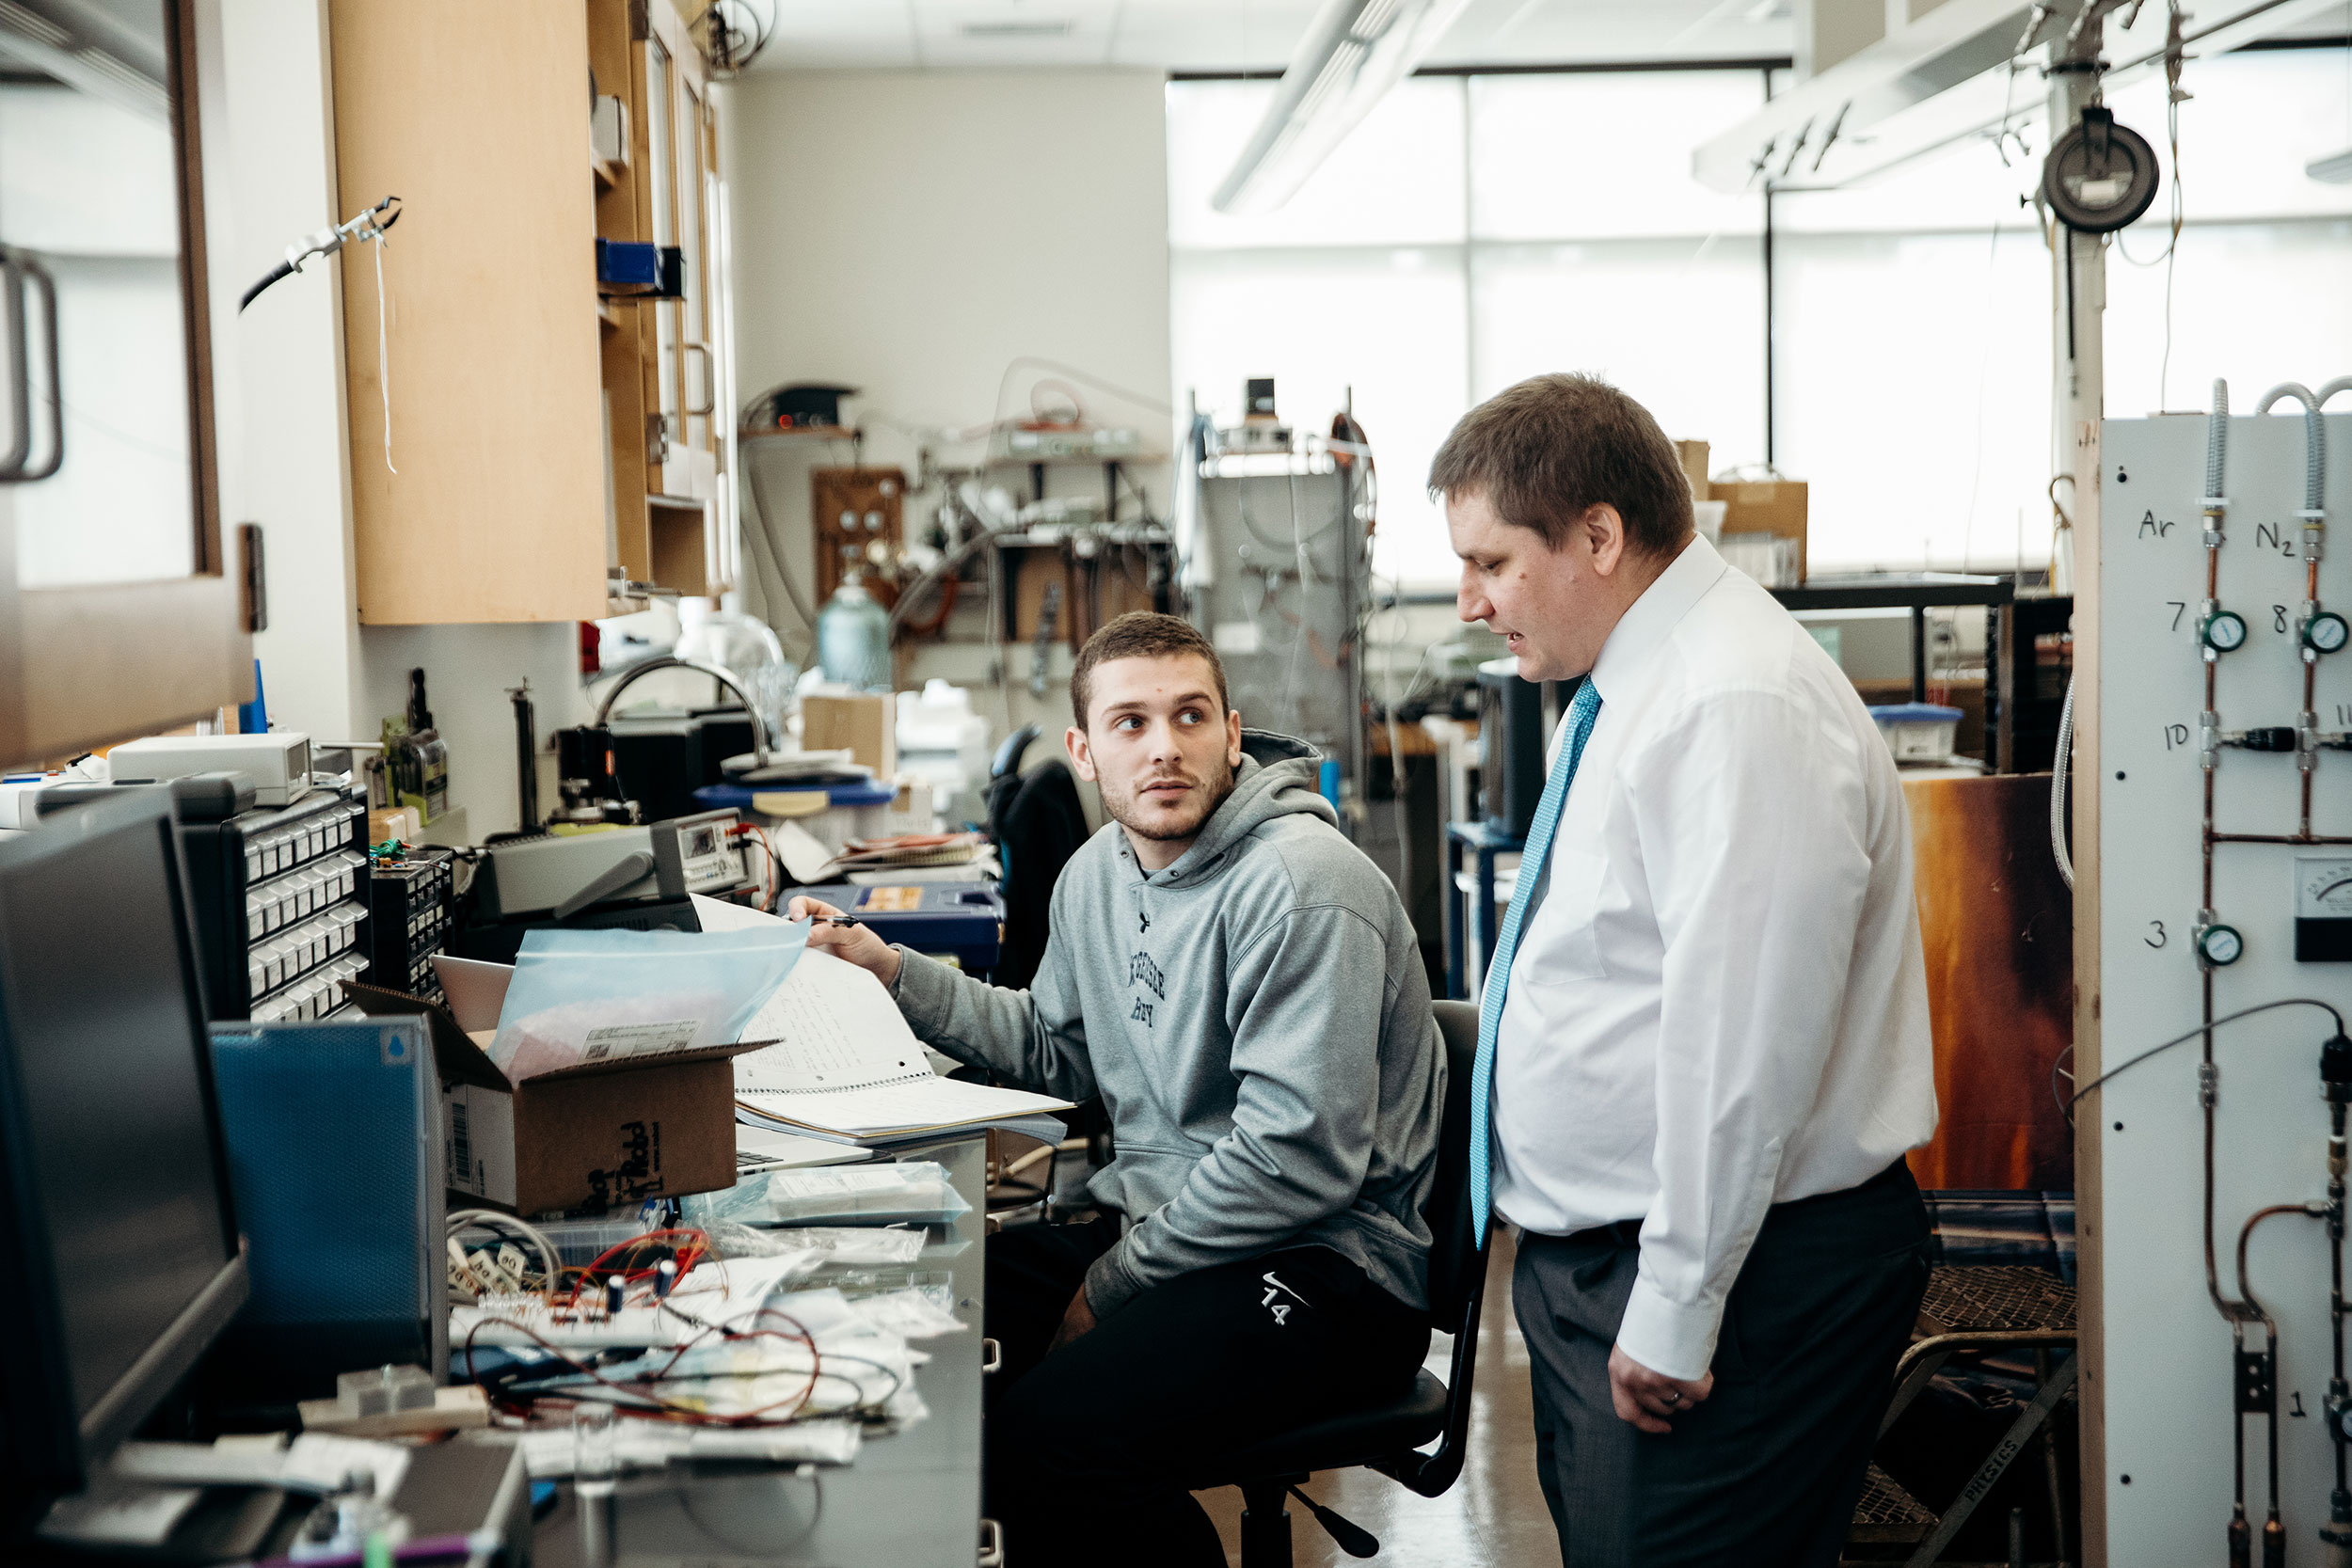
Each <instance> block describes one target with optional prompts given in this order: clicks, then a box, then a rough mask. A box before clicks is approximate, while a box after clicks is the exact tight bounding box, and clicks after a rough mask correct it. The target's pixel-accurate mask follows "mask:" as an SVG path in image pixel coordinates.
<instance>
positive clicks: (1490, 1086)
mask: <svg viewBox="0 0 2352 1568" xmlns="http://www.w3.org/2000/svg"><path fill="white" fill-rule="evenodd" d="M1599 712H1600V692H1599V691H1598V690H1597V689H1595V688H1594V686H1593V682H1592V677H1591V676H1589V675H1588V676H1586V677H1585V679H1584V684H1583V685H1581V686H1580V687H1578V688H1577V689H1576V699H1575V701H1573V702H1571V703H1570V704H1569V705H1568V716H1567V718H1566V719H1565V720H1564V721H1563V725H1564V727H1565V729H1566V731H1567V734H1565V736H1561V738H1560V754H1559V756H1558V757H1557V758H1556V759H1555V760H1554V761H1553V762H1552V765H1551V777H1550V778H1549V779H1547V780H1545V781H1544V795H1543V799H1542V800H1538V801H1536V802H1535V820H1534V822H1532V823H1530V824H1529V825H1528V829H1527V847H1526V848H1525V849H1524V850H1523V851H1521V853H1520V855H1519V879H1518V886H1517V887H1515V888H1514V889H1513V890H1512V892H1511V908H1510V909H1509V910H1508V911H1505V912H1504V914H1503V916H1502V934H1501V935H1499V936H1498V937H1497V938H1496V939H1495V951H1494V957H1493V958H1491V959H1489V960H1488V962H1487V964H1486V995H1485V996H1484V997H1483V998H1482V999H1481V1000H1480V1002H1479V1005H1478V1061H1477V1065H1476V1066H1474V1067H1473V1068H1472V1069H1470V1225H1471V1227H1472V1232H1471V1233H1472V1234H1473V1235H1474V1236H1476V1237H1477V1239H1478V1244H1479V1245H1480V1246H1485V1245H1486V1213H1487V1211H1488V1208H1489V1207H1490V1200H1489V1199H1488V1197H1487V1191H1486V1187H1487V1170H1488V1167H1489V1166H1490V1165H1491V1164H1492V1163H1493V1159H1494V1153H1493V1148H1492V1144H1491V1141H1490V1140H1491V1138H1492V1135H1493V1134H1492V1122H1491V1119H1490V1118H1489V1117H1488V1115H1487V1101H1490V1100H1491V1099H1493V1097H1494V1086H1495V1033H1496V1031H1497V1029H1498V1028H1499V1027H1500V1026H1501V1024H1502V999H1503V996H1504V994H1505V993H1506V992H1507V991H1508V990H1510V989H1511V960H1512V959H1513V958H1515V957H1517V956H1518V947H1519V922H1520V921H1521V920H1523V919H1525V918H1526V915H1527V906H1528V905H1529V903H1530V902H1532V901H1533V900H1534V895H1535V886H1536V882H1537V879H1540V878H1541V877H1542V876H1543V875H1544V874H1545V872H1546V871H1547V870H1548V869H1549V867H1548V865H1547V863H1548V862H1549V860H1550V858H1551V834H1552V830H1553V829H1555V828H1557V827H1558V826H1559V825H1560V803H1561V802H1562V801H1563V800H1566V799H1567V798H1568V785H1569V784H1571V783H1573V782H1574V781H1575V778H1576V765H1577V763H1578V762H1580V761H1581V760H1582V758H1583V756H1584V742H1585V740H1586V739H1587V738H1588V737H1589V736H1591V735H1592V733H1593V720H1594V719H1595V718H1596V717H1597V715H1598V714H1599Z"/></svg>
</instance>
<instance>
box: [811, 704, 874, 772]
mask: <svg viewBox="0 0 2352 1568" xmlns="http://www.w3.org/2000/svg"><path fill="white" fill-rule="evenodd" d="M801 746H802V749H803V750H804V751H810V752H834V751H839V750H840V749H841V748H843V747H845V746H846V747H848V748H849V750H850V756H851V757H852V758H853V759H854V760H856V761H858V762H861V763H864V764H865V765H866V767H868V768H872V769H873V770H874V777H876V778H878V779H884V780H887V779H889V778H890V777H891V776H892V775H894V774H896V773H897V772H898V696H897V694H896V693H894V692H880V693H875V694H871V695H866V696H857V697H823V696H818V695H817V694H815V693H813V692H812V693H811V694H810V695H808V696H805V697H803V698H802V699H801Z"/></svg>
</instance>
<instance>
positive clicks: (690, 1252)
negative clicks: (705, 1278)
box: [565, 1228, 710, 1304]
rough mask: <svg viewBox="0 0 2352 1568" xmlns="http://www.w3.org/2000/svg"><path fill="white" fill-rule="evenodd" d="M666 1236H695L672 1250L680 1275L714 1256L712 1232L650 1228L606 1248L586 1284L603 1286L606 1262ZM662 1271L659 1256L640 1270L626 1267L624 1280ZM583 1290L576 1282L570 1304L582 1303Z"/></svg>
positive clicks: (623, 1273)
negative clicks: (711, 1251)
mask: <svg viewBox="0 0 2352 1568" xmlns="http://www.w3.org/2000/svg"><path fill="white" fill-rule="evenodd" d="M665 1236H685V1237H690V1238H691V1242H692V1244H691V1245H688V1246H682V1247H674V1248H672V1249H671V1250H672V1252H673V1253H674V1254H675V1261H676V1263H677V1272H678V1277H679V1278H680V1279H683V1278H685V1277H686V1274H687V1271H688V1270H690V1269H691V1268H692V1267H693V1266H694V1265H695V1264H696V1263H699V1262H701V1261H702V1260H703V1259H705V1258H707V1257H708V1256H709V1255H710V1235H709V1232H707V1231H704V1230H696V1229H692V1228H683V1229H667V1230H648V1231H646V1232H645V1233H644V1235H642V1236H631V1237H630V1238H629V1239H628V1241H626V1242H623V1243H620V1244H619V1245H617V1246H610V1247H607V1248H605V1250H604V1251H603V1252H602V1253H600V1254H598V1255H597V1257H596V1261H595V1262H593V1263H590V1264H589V1265H588V1267H587V1269H586V1271H585V1272H586V1275H587V1278H586V1279H585V1280H584V1281H583V1282H582V1284H585V1285H593V1286H596V1287H597V1288H599V1289H601V1288H602V1281H600V1280H599V1279H598V1278H597V1277H596V1276H597V1275H598V1274H600V1273H601V1272H602V1271H603V1269H604V1266H605V1264H606V1263H608V1262H610V1261H611V1260H612V1259H613V1258H614V1257H616V1256H618V1255H620V1254H623V1253H628V1252H634V1251H635V1250H636V1249H637V1248H639V1247H641V1246H644V1244H645V1243H648V1242H658V1241H660V1240H661V1239H662V1238H663V1237H665ZM660 1270H661V1260H660V1259H656V1260H655V1261H654V1263H653V1265H652V1266H651V1267H649V1268H643V1269H636V1270H628V1269H624V1270H623V1271H622V1272H621V1282H622V1284H623V1285H624V1286H626V1285H628V1283H629V1282H630V1281H632V1280H639V1279H644V1278H647V1277H649V1276H651V1275H656V1274H659V1273H660ZM565 1272H566V1273H569V1272H570V1271H569V1270H566V1271H565ZM580 1290H581V1285H580V1284H576V1285H574V1286H573V1287H572V1293H571V1296H570V1298H569V1300H570V1304H577V1303H578V1302H579V1300H580Z"/></svg>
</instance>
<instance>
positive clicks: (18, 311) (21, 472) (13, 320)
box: [0, 247, 65, 484]
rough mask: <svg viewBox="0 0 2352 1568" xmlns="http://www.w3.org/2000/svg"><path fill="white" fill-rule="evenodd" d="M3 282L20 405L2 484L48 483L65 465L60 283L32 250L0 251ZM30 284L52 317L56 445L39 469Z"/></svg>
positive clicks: (0, 470)
mask: <svg viewBox="0 0 2352 1568" xmlns="http://www.w3.org/2000/svg"><path fill="white" fill-rule="evenodd" d="M0 278H4V279H5V286H6V288H7V291H8V298H7V302H6V305H5V307H4V308H5V309H6V310H7V312H8V382H9V388H10V391H11V394H12V396H13V398H14V400H15V414H16V419H17V430H16V440H15V442H14V444H13V445H11V446H10V447H9V448H8V456H7V459H6V460H5V461H0V484H29V483H33V482H34V481H36V480H43V479H47V478H48V477H49V476H50V475H51V474H54V473H56V471H57V469H58V468H59V467H62V466H63V465H64V463H65V398H64V387H65V383H64V381H63V379H62V378H61V377H60V376H59V374H58V371H57V365H58V352H57V327H58V325H59V323H58V319H57V284H56V279H55V278H53V277H50V276H49V269H48V268H46V267H44V266H42V265H41V264H40V261H36V260H35V259H34V258H33V255H32V253H31V252H29V251H24V250H18V249H14V248H9V247H0ZM27 280H29V281H30V282H31V283H32V285H33V287H34V288H35V289H37V290H39V291H40V297H41V308H42V309H43V310H44V311H46V312H47V315H48V330H47V332H46V334H45V336H46V337H47V339H48V342H47V345H46V346H47V349H48V353H47V354H46V355H45V356H44V357H45V358H46V359H47V360H48V367H47V368H48V372H49V396H48V403H49V420H50V426H51V436H52V442H53V444H52V445H51V447H50V449H49V453H48V455H47V457H45V458H44V459H42V460H41V461H40V463H38V464H32V463H30V462H28V460H29V459H30V458H31V456H32V451H33V423H34V420H33V404H34V396H33V365H32V356H31V354H30V353H29V351H28V349H27V347H26V343H25V327H26V314H25V309H24V285H25V283H26V282H27Z"/></svg>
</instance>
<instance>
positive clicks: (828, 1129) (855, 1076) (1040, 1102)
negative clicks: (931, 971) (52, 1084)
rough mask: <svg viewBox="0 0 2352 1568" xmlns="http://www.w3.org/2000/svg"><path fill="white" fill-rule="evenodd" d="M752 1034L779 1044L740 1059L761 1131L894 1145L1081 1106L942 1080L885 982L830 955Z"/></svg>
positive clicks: (745, 1095)
mask: <svg viewBox="0 0 2352 1568" xmlns="http://www.w3.org/2000/svg"><path fill="white" fill-rule="evenodd" d="M751 1032H752V1034H753V1037H755V1038H760V1039H767V1038H772V1039H774V1040H775V1041H776V1043H775V1044H773V1045H771V1046H766V1047H763V1048H762V1049H760V1050H758V1051H754V1052H751V1053H748V1054H746V1055H742V1056H738V1057H737V1058H736V1059H735V1100H736V1104H737V1106H738V1107H739V1110H740V1111H741V1113H742V1119H744V1120H746V1121H749V1122H751V1123H752V1125H754V1126H755V1127H757V1126H771V1127H775V1128H779V1129H781V1130H783V1131H785V1132H801V1133H805V1134H807V1135H809V1136H812V1137H817V1138H831V1139H835V1140H838V1141H841V1142H845V1143H859V1144H875V1143H893V1142H905V1141H910V1140H913V1139H915V1138H920V1137H923V1136H926V1135H929V1134H932V1133H938V1132H960V1131H963V1130H966V1129H977V1128H983V1127H990V1126H995V1125H999V1124H1003V1123H1007V1122H1016V1123H1017V1122H1020V1121H1021V1120H1023V1119H1024V1118H1028V1117H1038V1116H1041V1115H1046V1114H1050V1113H1052V1112H1055V1111H1066V1110H1068V1109H1070V1108H1071V1102H1070V1101H1066V1100H1056V1099H1054V1098H1053V1097H1052V1096H1050V1095H1042V1094H1030V1093H1028V1092H1027V1091H1025V1090H1022V1089H999V1088H991V1087H990V1086H988V1085H985V1084H964V1083H960V1082H958V1081H957V1080H955V1079H952V1078H942V1077H940V1076H938V1075H937V1074H936V1073H934V1072H932V1070H931V1066H930V1061H929V1059H928V1058H926V1057H925V1055H924V1053H923V1047H922V1045H921V1044H920V1043H919V1042H917V1041H916V1039H915V1037H914V1031H913V1030H911V1029H909V1028H908V1027H907V1024H906V1020H905V1019H904V1018H903V1017H901V1016H900V1015H899V1012H898V1004H897V1003H895V1002H893V1001H892V1000H891V999H890V993H889V992H888V991H886V990H883V989H882V982H881V981H880V980H877V979H875V978H874V976H873V975H871V974H867V973H866V971H865V970H863V969H860V968H859V967H858V966H857V965H855V964H852V963H845V962H844V961H842V960H841V959H839V958H834V956H833V955H832V954H830V953H819V952H816V951H813V950H812V951H810V952H808V953H805V954H803V956H802V958H801V961H800V962H799V963H798V964H796V965H795V966H794V967H793V970H792V974H791V976H790V977H789V978H788V979H787V980H786V981H785V982H784V984H783V985H781V986H779V987H777V988H776V991H775V994H774V995H773V996H771V997H770V998H769V999H768V1002H767V1005H766V1006H763V1007H762V1008H761V1009H760V1011H759V1016H758V1017H757V1018H756V1019H755V1020H754V1021H753V1023H752V1031H751ZM1030 1125H1032V1126H1033V1125H1035V1124H1034V1122H1032V1123H1031V1124H1030Z"/></svg>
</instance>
